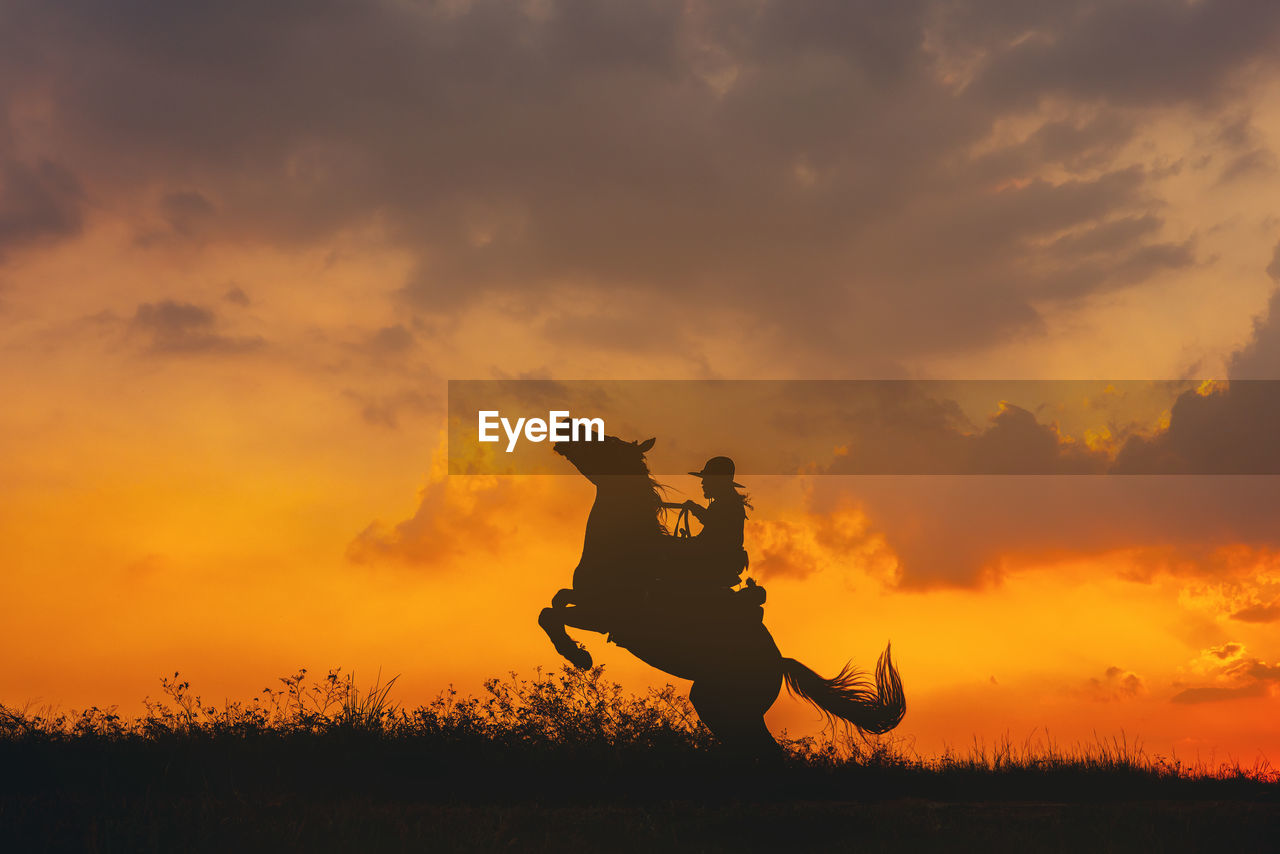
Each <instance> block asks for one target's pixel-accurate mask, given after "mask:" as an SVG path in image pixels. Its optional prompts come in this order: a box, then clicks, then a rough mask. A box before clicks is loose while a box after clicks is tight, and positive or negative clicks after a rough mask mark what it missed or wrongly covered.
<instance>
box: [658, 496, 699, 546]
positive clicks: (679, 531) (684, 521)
mask: <svg viewBox="0 0 1280 854" xmlns="http://www.w3.org/2000/svg"><path fill="white" fill-rule="evenodd" d="M658 506H660V507H663V508H664V509H667V510H679V511H680V515H678V516H676V526H675V528H674V529H673V530H672V531H671V536H673V537H679V538H680V539H682V540H687V539H689V537H690V536H691V534H690V533H689V508H688V507H685V506H684V504H682V503H677V502H675V501H660V502H658Z"/></svg>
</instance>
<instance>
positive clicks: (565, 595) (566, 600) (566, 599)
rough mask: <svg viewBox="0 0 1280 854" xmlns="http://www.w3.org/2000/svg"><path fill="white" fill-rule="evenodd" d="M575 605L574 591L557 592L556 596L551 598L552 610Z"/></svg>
mask: <svg viewBox="0 0 1280 854" xmlns="http://www.w3.org/2000/svg"><path fill="white" fill-rule="evenodd" d="M572 604H573V591H572V590H557V591H556V595H554V596H552V597H551V607H552V608H564V607H566V606H568V605H572Z"/></svg>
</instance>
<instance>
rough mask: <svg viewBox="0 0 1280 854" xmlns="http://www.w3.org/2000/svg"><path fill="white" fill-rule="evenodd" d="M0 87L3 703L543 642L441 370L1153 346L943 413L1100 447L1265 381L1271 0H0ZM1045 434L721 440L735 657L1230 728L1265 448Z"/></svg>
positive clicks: (608, 369)
mask: <svg viewBox="0 0 1280 854" xmlns="http://www.w3.org/2000/svg"><path fill="white" fill-rule="evenodd" d="M0 99H2V102H3V106H4V111H3V113H2V114H0V364H2V365H3V368H0V397H2V399H3V401H4V404H3V406H0V645H2V646H3V648H4V649H5V650H6V654H5V655H4V656H3V658H2V659H0V661H2V666H0V703H2V704H4V705H6V706H11V707H12V706H17V707H23V706H26V705H28V704H30V705H31V706H32V707H33V708H38V707H40V706H44V705H50V706H54V707H60V708H63V709H68V708H82V707H85V706H90V705H97V706H109V705H118V706H119V707H120V708H121V709H122V710H126V711H137V710H139V709H140V708H141V703H140V701H141V700H142V698H143V697H144V696H146V695H151V696H152V697H154V696H156V695H157V694H158V693H159V682H158V679H159V677H160V676H162V675H166V674H171V673H172V672H174V671H181V672H182V674H183V676H184V678H187V679H189V680H190V681H191V683H192V685H193V687H194V688H195V689H197V690H198V692H199V693H201V694H202V695H203V696H204V697H205V699H206V700H214V701H216V702H218V703H221V701H222V700H223V698H224V697H227V698H248V697H251V696H252V695H254V694H255V693H257V692H258V691H260V690H261V689H262V688H263V687H264V686H266V685H269V684H273V682H274V680H275V678H276V677H279V676H284V675H287V674H289V673H292V672H293V671H295V670H296V669H297V668H299V667H307V668H309V669H310V670H311V671H312V672H317V673H322V672H324V671H325V670H326V669H328V668H330V667H343V668H345V669H347V670H354V671H355V672H356V676H357V681H358V682H362V683H363V682H366V681H372V679H373V677H374V676H375V675H376V674H377V673H378V672H379V669H380V670H381V673H382V675H383V676H384V677H386V676H389V675H394V674H400V681H399V683H398V685H397V696H398V697H399V698H400V700H401V701H402V702H406V703H416V702H422V701H427V700H429V699H431V698H432V697H434V696H435V695H436V693H437V692H438V691H440V690H441V689H442V688H443V687H445V686H446V685H448V684H449V683H452V684H453V685H454V686H455V687H457V688H458V689H459V690H461V691H464V692H479V691H480V689H481V683H482V681H483V680H484V679H485V678H487V677H490V676H500V675H503V674H505V673H506V672H508V671H511V670H515V671H518V672H520V673H521V674H527V675H531V674H532V673H533V671H534V668H535V667H539V666H541V667H543V668H550V667H557V666H559V664H560V661H559V659H558V657H557V656H556V654H555V652H554V650H553V649H552V648H551V646H550V644H549V643H548V642H547V640H546V638H545V636H544V635H543V634H542V632H541V630H540V629H539V628H538V626H537V624H536V622H535V619H536V615H537V613H538V611H539V609H540V608H541V607H543V605H544V604H546V602H547V600H548V599H549V597H550V596H551V594H552V593H554V592H555V590H556V589H558V588H559V587H563V586H567V585H568V584H569V581H570V577H571V573H572V569H573V566H574V564H575V563H576V562H577V559H578V554H579V550H580V548H581V544H582V540H581V537H582V528H583V525H584V523H585V520H586V514H587V511H588V510H589V508H590V503H591V500H592V489H591V487H590V485H589V484H588V483H587V482H586V481H585V480H583V479H581V478H577V477H569V476H565V477H548V476H497V475H473V476H460V475H449V474H448V461H449V460H448V453H447V448H446V446H445V436H446V403H447V398H446V391H447V382H448V381H449V380H451V379H454V380H458V379H563V380H571V379H591V380H623V379H628V380H630V379H664V380H681V379H687V380H705V379H780V380H793V379H794V380H799V379H803V380H828V379H938V380H974V379H998V380H1009V379H1020V380H1021V379H1025V380H1116V381H1123V380H1143V381H1181V382H1180V383H1178V384H1173V385H1170V384H1153V385H1150V386H1149V388H1150V389H1153V390H1152V391H1149V392H1144V393H1143V394H1142V395H1137V393H1135V394H1134V396H1130V397H1124V396H1123V395H1120V396H1117V397H1115V399H1114V400H1110V401H1108V402H1104V403H1099V402H1098V400H1096V399H1095V400H1092V401H1085V400H1075V399H1063V400H1060V401H1056V402H1055V403H1054V405H1048V404H1047V403H1046V402H1045V401H1034V402H1033V401H1028V402H1018V401H1011V402H1010V403H1013V404H1016V405H1017V408H1008V407H1005V408H1001V407H1000V406H999V405H998V404H996V405H993V406H992V407H991V408H990V409H989V410H988V411H986V412H980V413H978V412H970V413H969V418H968V420H967V421H963V422H955V423H952V422H948V423H947V424H946V425H945V426H946V429H948V430H953V431H959V432H958V433H957V435H961V434H963V435H965V436H967V437H969V438H973V439H975V440H977V439H981V438H982V437H983V436H988V438H989V439H990V441H991V442H999V441H1003V438H1002V437H1005V436H1007V435H1013V434H1014V433H1015V432H1016V430H1015V428H1020V429H1023V430H1024V433H1021V434H1018V435H1035V436H1043V435H1048V436H1050V437H1051V441H1050V451H1049V453H1050V456H1051V457H1052V459H1054V460H1058V459H1060V458H1065V457H1064V456H1063V455H1070V454H1075V453H1077V452H1078V453H1083V454H1086V455H1087V454H1095V455H1096V456H1097V459H1098V460H1101V461H1102V462H1100V463H1099V465H1100V466H1103V467H1104V468H1106V467H1108V466H1112V465H1113V463H1115V461H1116V460H1118V459H1120V457H1119V456H1118V455H1120V454H1121V452H1122V451H1123V448H1124V447H1125V442H1127V441H1128V440H1129V439H1130V438H1131V437H1134V436H1136V437H1139V439H1140V440H1141V441H1142V442H1146V443H1148V444H1147V446H1144V447H1149V448H1154V449H1156V450H1158V451H1161V453H1163V452H1164V451H1165V450H1168V451H1169V453H1175V452H1176V453H1178V454H1182V455H1183V456H1184V457H1186V458H1195V454H1196V453H1198V451H1197V450H1196V449H1197V448H1200V447H1202V446H1203V445H1204V444H1205V443H1209V444H1213V443H1214V442H1218V443H1219V444H1221V443H1222V442H1223V441H1226V440H1222V438H1221V437H1223V436H1235V435H1237V434H1236V433H1233V432H1231V429H1232V428H1231V427H1230V425H1232V424H1235V423H1238V419H1239V418H1244V417H1245V416H1242V415H1240V413H1241V412H1244V411H1245V410H1248V406H1247V403H1246V402H1242V398H1241V396H1240V395H1239V394H1235V396H1233V391H1232V389H1233V387H1232V386H1231V385H1229V384H1228V383H1226V382H1222V381H1226V380H1233V379H1235V380H1239V379H1271V380H1280V296H1277V293H1278V291H1277V288H1278V287H1280V3H1276V2H1273V0H1105V2H1097V0H1052V2H1049V0H991V2H985V3H975V2H964V0H856V2H855V0H829V2H818V0H773V2H770V0H743V2H697V0H684V2H662V1H661V0H628V2H599V0H595V1H594V2H593V1H592V0H525V2H514V0H511V1H510V2H497V0H484V1H483V2H468V0H445V2H436V3H430V2H423V3H417V2H410V0H386V2H364V3H352V2H338V0H307V2H273V3H268V4H261V3H244V2H224V3H219V4H189V3H172V2H169V3H161V2H116V3H111V4H103V3H94V2H73V0H67V2H59V3H47V2H34V1H33V2H25V0H0ZM1273 309H1274V315H1273ZM1202 380H1218V381H1220V382H1218V383H1216V384H1209V385H1201V384H1200V381H1202ZM1237 387H1238V386H1237ZM1162 395H1163V396H1162ZM1179 395H1184V396H1185V397H1183V398H1179ZM1175 401H1180V402H1181V403H1182V407H1181V409H1176V408H1175ZM1032 403H1040V404H1045V405H1044V406H1041V407H1040V408H1038V409H1037V408H1035V407H1034V406H1032ZM1248 412H1249V413H1252V414H1248V417H1250V418H1253V419H1254V421H1253V422H1251V423H1254V424H1255V425H1256V424H1258V423H1261V424H1263V425H1264V426H1269V425H1270V424H1273V423H1275V421H1274V419H1273V416H1274V415H1275V414H1277V411H1273V410H1267V411H1266V412H1263V413H1262V414H1261V415H1259V414H1258V412H1257V411H1256V408H1255V410H1248ZM1188 413H1190V414H1188ZM1196 413H1199V414H1200V415H1201V416H1203V417H1198V418H1193V417H1192V416H1194V415H1195V414H1196ZM1259 418H1261V419H1263V420H1262V421H1258V419H1259ZM1020 419H1021V420H1020ZM895 423H896V422H895ZM644 429H645V428H644V427H643V426H640V427H637V430H644ZM1271 432H1272V433H1274V432H1275V431H1271ZM655 434H657V438H658V446H657V447H656V448H655V454H657V453H658V452H659V451H661V450H662V448H664V447H670V448H677V449H684V448H689V449H690V450H689V452H688V455H689V456H690V457H691V458H688V459H684V458H683V452H681V453H676V452H674V451H673V452H671V453H672V457H671V458H670V459H671V461H672V465H673V466H676V465H678V466H679V467H681V468H683V469H686V470H687V469H694V468H698V467H700V466H701V465H702V463H703V462H704V461H705V457H706V456H707V455H709V453H724V454H728V455H730V456H738V457H739V458H742V457H744V456H745V455H748V454H749V450H748V449H747V448H746V447H745V446H743V447H717V448H714V449H711V451H709V452H708V453H703V452H702V450H701V447H700V445H699V444H698V441H697V440H696V437H690V436H663V435H661V433H660V430H659V428H658V427H653V428H650V429H647V430H645V432H644V435H627V436H624V437H623V438H627V439H642V438H646V437H647V436H649V435H655ZM1135 441H1137V440H1135ZM1232 441H1234V440H1230V441H1226V443H1227V444H1231V442H1232ZM664 443H667V444H666V445H664ZM672 443H674V444H672ZM1277 444H1278V445H1280V442H1278V443H1277ZM854 447H855V451H854V454H855V456H856V453H857V451H856V443H855V444H854ZM1133 447H1136V445H1135V446H1133ZM694 449H697V452H696V453H695V452H694ZM1170 449H1172V450H1170ZM546 453H547V454H548V455H550V453H551V452H550V451H549V450H548V451H546ZM847 453H848V448H844V449H843V450H840V451H837V449H836V448H832V454H833V456H832V458H831V460H830V461H828V462H831V463H832V464H831V465H830V466H829V467H828V468H827V469H824V470H823V471H832V472H839V471H841V470H842V469H841V467H840V464H839V462H838V460H839V459H840V458H841V457H842V455H845V454H847ZM1153 453H1154V452H1153ZM1155 458H1156V457H1155V456H1153V457H1152V459H1155ZM1165 458H1166V457H1163V456H1161V457H1159V459H1165ZM1126 459H1127V458H1126ZM1055 465H1056V464H1055ZM843 470H845V471H849V470H851V469H848V468H845V469H843ZM1066 470H1067V469H1062V470H1061V471H1066ZM1117 470H1123V465H1121V466H1120V467H1119V469H1117ZM1142 470H1144V471H1145V470H1146V469H1142ZM1153 470H1161V469H1159V467H1158V466H1157V467H1156V468H1155V469H1153ZM1197 470H1198V469H1197ZM1274 470H1280V469H1273V471H1274ZM1041 471H1044V472H1050V473H1045V474H1041V475H1037V476H993V475H984V474H953V475H946V476H929V475H911V476H906V475H876V476H866V475H863V476H853V475H842V474H838V473H821V472H819V471H817V470H815V471H814V472H813V473H811V474H806V475H800V476H778V475H757V476H750V475H747V476H744V478H740V479H743V480H745V482H746V485H747V488H748V490H749V491H750V493H751V495H752V503H753V504H754V506H755V510H754V511H753V512H752V514H751V517H750V519H749V521H748V526H747V534H746V537H747V548H748V550H749V551H750V552H751V555H752V565H753V574H754V575H755V576H756V577H757V578H759V579H760V580H761V581H762V582H763V583H764V584H765V585H766V586H767V588H768V590H769V602H768V605H767V607H766V621H767V623H768V625H769V627H770V629H771V630H772V632H773V634H774V637H775V638H776V640H777V642H778V645H779V647H780V648H781V650H782V652H783V654H784V655H787V656H791V657H794V658H797V659H799V660H801V661H803V662H804V663H805V664H807V665H809V666H810V667H812V668H814V669H816V670H818V671H820V672H822V673H823V674H824V675H830V674H831V673H833V672H834V671H835V670H837V669H838V668H839V667H840V666H841V665H843V664H844V662H845V661H846V660H847V659H849V658H852V659H853V660H854V662H855V663H857V664H862V665H864V666H867V665H871V664H872V663H873V662H874V658H875V655H876V654H877V653H878V652H879V651H880V649H882V648H883V647H884V645H885V643H886V642H887V641H890V640H891V641H892V642H893V649H894V653H895V657H896V658H897V660H898V662H899V665H900V668H901V672H902V677H903V681H904V684H905V688H906V692H907V700H908V714H907V718H906V720H905V721H904V723H903V724H902V726H901V727H900V728H899V730H898V733H899V734H900V735H902V736H903V737H905V738H907V739H910V740H912V741H911V743H913V744H914V745H915V746H916V748H917V749H918V750H920V751H921V752H922V753H924V754H932V753H936V752H937V751H939V750H942V749H944V748H945V747H947V746H950V747H954V748H958V749H962V750H963V749H967V748H968V747H969V746H970V745H971V744H972V743H973V742H974V740H975V739H978V740H985V741H986V742H987V743H990V742H991V741H992V740H993V739H996V738H999V737H1001V736H1002V735H1004V734H1008V736H1009V737H1010V738H1011V739H1012V740H1014V741H1015V742H1017V743H1022V742H1023V741H1024V740H1026V739H1028V738H1042V737H1044V734H1045V733H1046V731H1047V732H1048V734H1049V735H1050V736H1051V737H1053V738H1054V739H1056V740H1057V742H1058V743H1059V744H1060V745H1063V746H1067V745H1070V744H1072V743H1073V742H1075V741H1076V740H1085V741H1092V740H1093V739H1094V737H1095V733H1096V735H1097V736H1100V737H1104V738H1110V737H1113V736H1119V735H1120V734H1121V733H1122V732H1123V733H1124V734H1125V737H1126V738H1128V739H1129V740H1130V741H1132V740H1134V739H1135V738H1136V739H1138V740H1140V741H1141V742H1142V743H1143V744H1144V745H1145V746H1146V747H1147V749H1148V750H1149V751H1150V752H1153V753H1165V754H1168V753H1170V752H1176V753H1177V755H1178V756H1179V757H1181V758H1184V759H1188V760H1192V761H1194V760H1195V759H1196V758H1197V757H1199V758H1201V759H1203V760H1205V761H1221V760H1226V759H1228V758H1231V759H1238V760H1240V761H1241V762H1243V763H1245V764H1252V763H1253V762H1254V761H1255V760H1256V759H1258V758H1259V757H1266V758H1267V759H1269V760H1271V761H1273V762H1280V729H1278V728H1277V726H1276V721H1277V719H1278V715H1277V713H1278V712H1280V687H1278V686H1280V477H1275V476H1263V475H1255V476H1223V475H1188V474H1161V475H1148V474H1137V475H1123V476H1122V475H1099V476H1093V477H1078V476H1070V475H1066V474H1062V473H1061V472H1060V471H1059V469H1057V468H1053V467H1050V468H1047V469H1041ZM666 482H668V483H669V484H670V485H671V486H672V487H674V488H676V489H678V490H682V491H683V494H678V495H677V498H680V499H682V498H684V497H694V498H698V497H700V491H699V488H698V484H697V481H696V480H695V479H694V478H691V477H687V476H684V475H680V476H677V477H672V478H667V479H666ZM581 639H582V640H583V641H585V642H586V643H587V644H588V646H589V647H590V649H591V650H592V652H593V654H595V656H596V660H597V662H600V663H604V664H605V665H606V668H607V670H606V674H607V675H608V676H609V677H610V678H613V679H616V680H618V681H620V682H622V683H623V684H624V685H625V686H626V687H628V688H631V689H633V690H636V691H641V690H643V689H644V687H645V686H647V685H660V684H662V683H664V682H666V681H667V677H665V676H664V675H663V674H661V673H659V672H657V671H654V670H652V669H650V668H648V667H647V666H645V665H643V664H641V663H640V662H638V661H636V660H635V659H633V658H631V657H630V656H629V655H628V654H627V653H625V652H624V651H621V650H618V649H617V648H616V647H612V646H608V647H607V646H606V645H605V643H604V640H603V638H601V637H599V636H596V635H585V634H584V635H582V636H581ZM817 718H818V715H817V713H816V712H814V711H813V710H812V709H811V708H809V707H808V706H804V705H802V704H800V703H799V702H798V701H796V700H793V699H790V698H787V697H786V696H785V695H784V696H783V698H781V699H780V700H779V701H778V702H777V703H776V704H775V706H774V708H773V709H772V711H771V712H770V715H769V718H768V720H769V722H770V724H771V726H772V728H773V730H774V732H775V733H777V732H780V730H781V729H782V728H784V727H785V728H787V729H788V731H789V732H791V733H792V734H796V733H801V732H811V731H815V730H816V729H817V727H818V726H819V721H818V720H817Z"/></svg>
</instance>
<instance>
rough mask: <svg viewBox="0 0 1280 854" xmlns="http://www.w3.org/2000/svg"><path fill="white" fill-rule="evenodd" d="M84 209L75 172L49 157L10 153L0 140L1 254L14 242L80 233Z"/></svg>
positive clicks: (15, 245) (81, 193) (18, 244)
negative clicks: (26, 158) (22, 156)
mask: <svg viewBox="0 0 1280 854" xmlns="http://www.w3.org/2000/svg"><path fill="white" fill-rule="evenodd" d="M83 211H84V192H83V190H82V188H81V186H80V182H79V180H78V179H77V178H76V176H75V175H73V174H72V173H71V172H70V171H68V170H67V169H66V168H64V167H63V166H61V165H59V164H58V163H55V162H53V161H51V160H44V159H42V160H38V161H36V162H34V163H28V162H24V161H21V160H19V159H16V158H13V157H10V156H8V155H6V153H5V152H4V149H3V147H2V144H0V258H2V257H3V255H4V253H5V251H6V250H8V249H11V248H14V247H17V246H21V245H24V244H27V243H31V242H35V241H39V240H45V239H57V238H63V237H71V236H73V235H76V234H79V233H80V228H81V225H82V221H83Z"/></svg>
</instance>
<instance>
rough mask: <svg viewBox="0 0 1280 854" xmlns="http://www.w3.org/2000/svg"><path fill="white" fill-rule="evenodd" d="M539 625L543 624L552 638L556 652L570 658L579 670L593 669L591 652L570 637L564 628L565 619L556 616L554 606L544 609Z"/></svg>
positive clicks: (548, 635)
mask: <svg viewBox="0 0 1280 854" xmlns="http://www.w3.org/2000/svg"><path fill="white" fill-rule="evenodd" d="M538 625H540V626H542V630H543V631H544V632H546V633H547V637H549V638H551V643H552V644H554V645H555V648H556V652H558V653H560V654H561V655H563V656H564V657H565V658H566V659H568V661H569V663H570V664H572V665H573V666H574V667H576V668H578V669H579V670H590V669H591V653H589V652H587V649H586V647H584V646H582V644H580V643H576V642H575V641H574V639H573V638H571V637H569V633H568V632H566V631H565V630H564V621H563V620H561V619H559V618H558V617H557V616H556V612H555V609H554V608H543V609H542V613H541V614H539V615H538Z"/></svg>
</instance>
